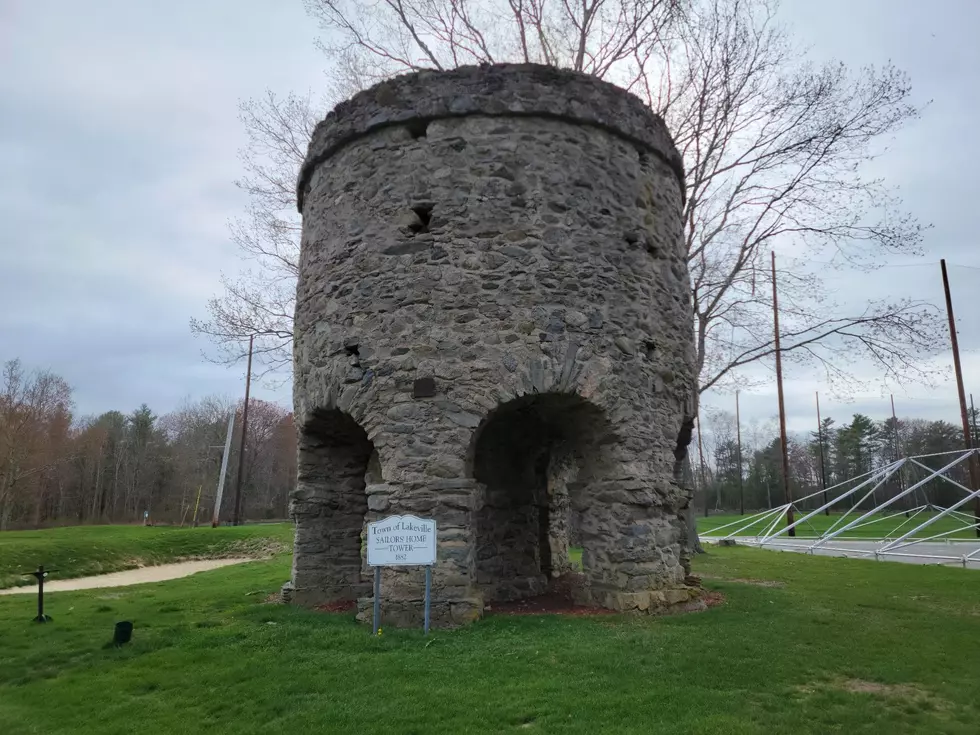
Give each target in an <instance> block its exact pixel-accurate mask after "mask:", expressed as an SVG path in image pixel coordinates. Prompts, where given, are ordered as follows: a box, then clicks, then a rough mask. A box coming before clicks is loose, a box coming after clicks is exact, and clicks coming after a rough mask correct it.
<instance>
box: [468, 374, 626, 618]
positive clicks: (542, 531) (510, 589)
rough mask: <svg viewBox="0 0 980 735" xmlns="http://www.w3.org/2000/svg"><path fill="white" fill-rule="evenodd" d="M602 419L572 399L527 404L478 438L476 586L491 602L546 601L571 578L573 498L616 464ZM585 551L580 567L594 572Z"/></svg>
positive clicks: (505, 409) (474, 448) (472, 469)
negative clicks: (558, 580)
mask: <svg viewBox="0 0 980 735" xmlns="http://www.w3.org/2000/svg"><path fill="white" fill-rule="evenodd" d="M616 441H617V439H616V436H615V433H614V432H613V430H612V427H611V425H610V423H609V422H608V420H607V419H606V416H605V413H604V412H603V411H602V409H600V408H599V407H598V406H596V405H595V404H594V403H591V402H589V401H587V400H585V399H584V398H582V397H580V396H578V395H576V394H572V393H543V394H531V395H526V396H522V397H519V398H516V399H513V400H510V401H507V402H506V403H503V404H501V405H500V406H498V407H497V408H496V409H495V410H494V411H492V412H491V413H490V414H489V415H488V416H487V418H486V419H485V420H484V421H483V422H482V423H481V425H480V426H479V427H478V428H477V430H476V432H475V433H474V436H473V440H472V443H471V446H470V451H469V456H468V470H469V473H470V476H471V477H473V478H474V479H475V480H477V481H478V482H479V483H481V485H482V487H483V497H482V505H481V508H480V509H479V511H478V512H477V516H476V575H477V584H478V586H479V587H480V589H481V591H482V592H483V596H484V600H486V601H487V602H493V601H507V600H516V599H521V598H524V597H530V596H533V595H537V594H541V593H543V592H544V591H545V590H546V588H547V586H548V583H549V580H550V579H551V578H553V577H558V576H561V575H562V574H564V573H565V572H567V571H569V567H568V546H569V529H570V526H571V524H572V517H573V510H572V508H573V506H574V507H576V508H577V509H578V510H579V512H583V513H589V512H590V507H589V504H588V502H583V501H582V500H581V499H580V498H577V499H575V502H573V498H572V497H571V495H572V493H573V492H574V491H575V489H576V488H577V489H578V491H579V492H580V493H581V492H582V491H583V490H585V489H586V488H587V487H588V485H589V483H590V480H591V478H593V477H595V476H597V475H599V474H602V471H603V470H602V468H603V467H604V466H606V465H607V464H608V463H609V462H610V460H611V452H610V448H611V447H612V446H613V445H614V444H615V443H616ZM589 551H590V550H589V549H588V548H586V549H585V551H584V554H583V563H584V566H585V567H586V570H585V571H586V575H587V576H588V575H589V573H590V572H591V569H590V567H591V560H592V555H591V554H590V553H589Z"/></svg>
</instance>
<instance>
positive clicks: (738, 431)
mask: <svg viewBox="0 0 980 735" xmlns="http://www.w3.org/2000/svg"><path fill="white" fill-rule="evenodd" d="M735 438H736V441H737V442H738V444H737V447H738V513H739V515H743V516H744V515H745V488H744V486H743V485H742V417H741V414H740V413H739V410H738V391H735Z"/></svg>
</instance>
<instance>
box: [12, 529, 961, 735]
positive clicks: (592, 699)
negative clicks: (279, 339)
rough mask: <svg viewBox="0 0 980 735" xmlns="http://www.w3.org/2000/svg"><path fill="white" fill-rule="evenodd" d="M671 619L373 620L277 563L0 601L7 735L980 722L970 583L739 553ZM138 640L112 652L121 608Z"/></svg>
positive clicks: (737, 729) (702, 564)
mask: <svg viewBox="0 0 980 735" xmlns="http://www.w3.org/2000/svg"><path fill="white" fill-rule="evenodd" d="M696 571H697V572H698V573H700V574H702V575H703V576H704V579H705V584H706V585H707V586H709V587H711V588H713V589H716V590H719V591H721V592H722V593H723V594H724V595H725V596H726V598H727V601H726V602H725V604H724V605H721V606H719V607H715V608H712V609H710V610H708V611H707V612H703V613H697V614H691V615H685V616H678V617H671V618H625V617H618V616H601V617H596V618H574V617H565V618H562V617H553V616H529V617H507V616H497V617H493V616H490V617H487V618H486V619H484V620H483V621H481V622H479V623H477V624H475V625H473V626H470V627H468V628H465V629H461V630H456V631H435V632H434V633H433V634H432V635H430V636H429V638H428V639H426V638H424V637H423V636H422V634H421V631H417V630H395V629H384V630H383V635H382V636H380V637H373V636H371V635H370V631H369V629H367V628H366V627H364V626H359V625H357V624H356V623H354V622H353V620H352V619H351V617H350V616H349V615H336V614H326V613H316V612H310V611H306V610H301V609H296V608H292V607H286V606H282V605H275V604H265V603H264V602H263V601H264V600H265V599H266V598H267V596H268V595H269V594H270V593H272V592H274V591H276V590H277V589H278V588H279V586H280V585H281V583H282V582H283V581H284V580H285V579H286V578H287V577H288V575H289V556H288V554H280V555H278V556H277V557H275V558H274V559H272V560H269V561H258V562H251V563H248V564H242V565H238V566H233V567H227V568H224V569H220V570H214V571H211V572H205V573H202V574H198V575H195V576H193V577H189V578H186V579H182V580H176V581H172V582H165V583H160V584H152V585H140V586H137V587H131V588H117V589H106V590H88V591H84V592H63V593H58V594H56V595H52V596H51V597H50V599H49V600H48V605H47V607H48V612H50V614H51V615H53V616H54V622H52V623H50V624H46V625H37V624H32V623H30V622H29V621H30V618H31V616H32V615H33V614H34V599H33V598H32V597H31V596H12V597H6V598H2V597H0V733H4V735H19V734H20V733H45V734H48V733H73V734H76V733H77V734H79V735H84V734H86V733H99V734H100V735H108V734H112V733H127V734H128V733H132V732H134V731H137V730H138V731H140V732H144V733H197V732H208V733H263V734H264V733H279V732H318V733H319V732H322V733H420V734H421V733H424V734H425V735H437V734H439V733H447V734H449V733H451V734H454V735H455V734H457V733H500V732H511V731H513V732H540V733H589V734H590V735H591V734H593V733H617V734H618V733H699V734H701V733H710V734H712V735H713V734H716V733H718V734H724V733H760V734H761V733H791V734H796V733H820V734H821V735H822V734H824V733H831V732H840V733H848V734H851V733H888V734H889V735H893V734H901V733H939V732H941V733H954V734H955V733H970V734H973V733H976V732H977V731H978V729H980V725H978V721H980V698H978V695H977V689H978V687H977V685H978V683H980V675H978V673H977V664H976V662H977V660H978V657H980V574H978V573H977V572H974V571H969V570H962V569H946V568H928V567H919V566H915V565H911V564H897V563H885V562H878V563H874V562H864V561H858V560H849V559H835V558H827V557H808V556H803V555H799V554H791V553H779V552H772V551H762V550H757V549H746V548H740V547H735V548H725V549H712V550H711V553H710V554H708V555H706V556H702V557H699V558H698V559H697V569H696ZM123 619H126V620H132V621H134V623H135V632H134V639H133V642H132V643H131V644H129V645H128V646H126V647H124V648H122V649H118V650H117V649H114V648H104V647H103V646H104V644H105V643H106V642H107V641H108V640H109V639H110V638H111V636H112V627H113V624H114V623H115V621H117V620H123Z"/></svg>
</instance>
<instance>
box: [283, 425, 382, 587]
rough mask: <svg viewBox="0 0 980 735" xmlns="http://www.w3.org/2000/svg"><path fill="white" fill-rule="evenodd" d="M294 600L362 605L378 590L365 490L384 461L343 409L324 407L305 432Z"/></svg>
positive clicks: (295, 496)
mask: <svg viewBox="0 0 980 735" xmlns="http://www.w3.org/2000/svg"><path fill="white" fill-rule="evenodd" d="M298 455H299V456H298V478H297V480H298V481H297V486H296V489H295V490H294V491H293V493H292V502H291V504H290V514H291V516H292V518H293V520H294V522H295V524H296V542H295V551H294V554H293V573H292V587H293V589H292V591H291V595H292V599H294V600H295V601H297V602H300V603H301V604H305V605H316V604H324V603H337V602H354V601H355V600H356V599H357V598H358V597H359V596H362V595H364V594H365V593H367V591H368V590H370V579H368V578H367V577H366V576H365V575H364V574H363V573H362V564H361V557H362V549H361V538H362V533H363V528H364V519H365V516H366V515H367V512H368V504H367V495H366V493H365V486H366V483H367V482H377V481H380V479H381V478H380V473H381V464H380V462H379V461H378V453H377V451H376V450H375V447H374V444H373V443H372V441H371V440H370V439H369V438H368V435H367V432H366V431H365V430H364V429H363V428H362V427H361V426H360V424H358V423H357V421H355V420H354V419H353V418H352V417H351V416H350V415H349V414H346V413H344V412H343V411H340V410H339V409H316V410H314V411H311V412H310V413H309V414H308V418H307V420H306V421H305V422H304V423H303V424H302V425H301V426H300V428H299V446H298Z"/></svg>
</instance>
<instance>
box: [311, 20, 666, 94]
mask: <svg viewBox="0 0 980 735" xmlns="http://www.w3.org/2000/svg"><path fill="white" fill-rule="evenodd" d="M684 4H685V3H684V2H683V0H374V1H373V2H370V1H369V2H365V1H364V0H306V8H307V11H308V12H309V14H310V15H311V16H313V17H314V18H316V19H317V20H318V21H319V22H320V25H321V27H322V28H323V29H324V30H325V31H327V32H328V33H329V34H330V38H332V39H334V40H332V41H331V42H328V43H321V44H320V46H321V48H322V49H323V50H324V52H325V53H326V54H327V56H328V58H330V59H331V61H332V62H333V69H332V72H333V73H334V78H335V80H337V81H336V85H337V86H336V90H337V91H340V92H342V93H347V94H349V93H351V92H353V91H356V90H357V89H360V88H363V87H364V86H366V85H367V84H369V83H371V82H377V81H381V80H382V79H385V78H387V77H389V76H391V75H393V74H398V73H401V72H405V71H413V70H418V69H425V68H429V69H432V68H435V69H452V68H455V67H457V66H462V65H465V64H484V63H485V64H493V63H496V62H506V61H511V62H514V61H516V62H525V63H538V64H547V65H549V66H557V67H562V68H567V69H574V70H575V71H580V72H583V73H585V74H591V75H594V76H597V77H600V78H607V77H608V78H611V79H612V78H614V79H615V80H616V81H617V82H618V83H620V84H622V85H623V86H624V87H627V88H629V87H632V86H633V85H635V84H638V83H640V82H641V80H642V79H643V78H644V76H645V73H646V72H645V68H644V66H643V63H642V62H643V61H644V60H648V59H650V58H652V57H653V56H654V55H655V54H656V53H657V50H658V49H659V48H660V47H661V45H662V44H663V36H664V34H665V33H667V32H669V29H670V27H671V25H672V23H673V21H674V20H675V19H676V18H677V17H678V15H679V12H680V10H681V8H682V7H683V6H684Z"/></svg>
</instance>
